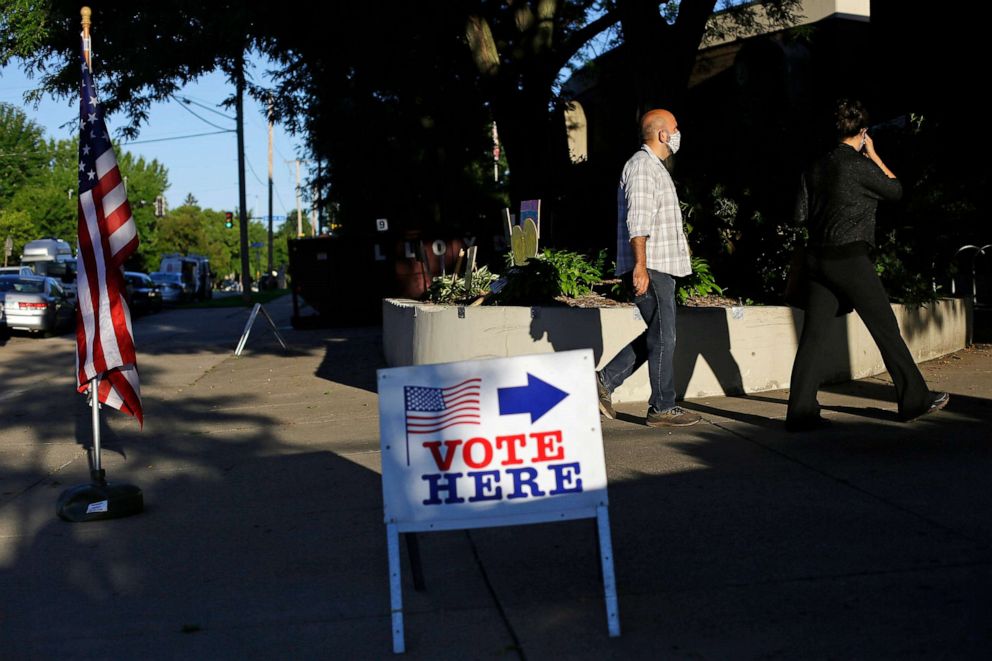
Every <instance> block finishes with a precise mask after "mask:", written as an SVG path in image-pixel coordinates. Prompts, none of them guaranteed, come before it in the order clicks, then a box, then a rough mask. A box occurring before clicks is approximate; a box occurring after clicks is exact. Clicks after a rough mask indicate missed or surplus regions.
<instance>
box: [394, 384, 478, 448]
mask: <svg viewBox="0 0 992 661" xmlns="http://www.w3.org/2000/svg"><path fill="white" fill-rule="evenodd" d="M481 388H482V379H466V380H465V381H462V382H461V383H456V384H455V385H453V386H448V387H447V388H430V387H425V386H404V388H403V394H404V398H405V400H406V432H407V434H433V433H435V432H439V431H441V430H442V429H447V428H448V427H454V426H455V425H478V424H481V416H480V409H479V401H480V397H479V392H480V390H481Z"/></svg>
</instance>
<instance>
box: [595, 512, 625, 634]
mask: <svg viewBox="0 0 992 661" xmlns="http://www.w3.org/2000/svg"><path fill="white" fill-rule="evenodd" d="M596 524H597V527H598V528H599V557H600V560H601V562H602V567H603V595H604V599H605V601H606V625H607V627H608V628H609V632H610V638H616V637H618V636H619V635H620V603H619V602H618V601H617V579H616V574H614V573H613V541H612V539H611V537H610V514H609V511H608V510H607V508H606V505H600V506H599V507H597V508H596Z"/></svg>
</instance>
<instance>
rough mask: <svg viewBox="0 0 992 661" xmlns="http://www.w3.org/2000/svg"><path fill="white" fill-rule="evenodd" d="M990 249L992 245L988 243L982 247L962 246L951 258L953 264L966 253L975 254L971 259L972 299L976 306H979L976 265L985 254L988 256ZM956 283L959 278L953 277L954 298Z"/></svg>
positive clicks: (952, 290) (952, 289) (952, 291)
mask: <svg viewBox="0 0 992 661" xmlns="http://www.w3.org/2000/svg"><path fill="white" fill-rule="evenodd" d="M989 248H992V243H987V244H985V245H984V246H981V247H979V246H975V245H971V244H968V245H964V246H961V247H960V248H958V249H957V251H956V252H955V253H954V256H953V257H951V262H953V261H954V260H956V259H957V258H958V255H961V254H962V253H965V254H968V253H974V254H973V255H972V258H971V299H972V301H974V303H975V305H978V281H977V279H976V278H975V268H976V265H977V264H976V263H977V262H978V258H979V257H984V256H985V254H986V252H985V251H986V250H988V249H989ZM956 281H957V278H955V277H953V276H952V277H951V295H952V296H953V295H954V294H956V293H957V282H956Z"/></svg>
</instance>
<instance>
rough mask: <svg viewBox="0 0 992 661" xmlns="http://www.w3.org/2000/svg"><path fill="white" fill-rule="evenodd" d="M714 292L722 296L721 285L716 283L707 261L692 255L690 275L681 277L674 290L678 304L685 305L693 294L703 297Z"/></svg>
mask: <svg viewBox="0 0 992 661" xmlns="http://www.w3.org/2000/svg"><path fill="white" fill-rule="evenodd" d="M714 294H715V295H718V296H722V295H723V287H721V286H720V285H718V284H716V279H715V278H714V277H713V273H712V271H710V265H709V262H707V261H706V260H705V259H703V258H702V257H693V258H692V275H689V276H687V277H685V278H683V279H682V281H681V284H680V285H679V287H678V289H676V290H675V296H676V298H677V299H678V302H679V304H681V305H685V302H686V301H687V300H689V298H691V297H693V296H700V297H703V296H712V295H714Z"/></svg>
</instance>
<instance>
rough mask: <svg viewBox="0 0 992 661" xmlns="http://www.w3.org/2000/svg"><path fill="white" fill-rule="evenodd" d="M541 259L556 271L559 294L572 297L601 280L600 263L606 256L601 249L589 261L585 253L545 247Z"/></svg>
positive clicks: (587, 291) (588, 290)
mask: <svg viewBox="0 0 992 661" xmlns="http://www.w3.org/2000/svg"><path fill="white" fill-rule="evenodd" d="M541 259H543V260H544V261H545V262H548V263H549V264H551V265H552V266H553V267H554V268H555V270H556V271H557V274H558V292H559V295H562V296H569V297H572V298H575V297H577V296H583V295H585V294H588V293H589V292H590V291H592V287H593V285H595V284H596V283H598V282H601V281H602V280H603V269H602V264H603V262H604V261H605V260H606V256H605V254H604V253H603V252H602V251H601V252H600V254H599V255H598V256H597V258H596V259H595V260H594V261H592V262H590V261H589V259H588V258H587V257H586V256H585V255H580V254H579V253H576V252H570V251H567V250H550V249H547V248H545V249H544V251H543V252H542V253H541ZM597 265H598V266H597Z"/></svg>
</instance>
